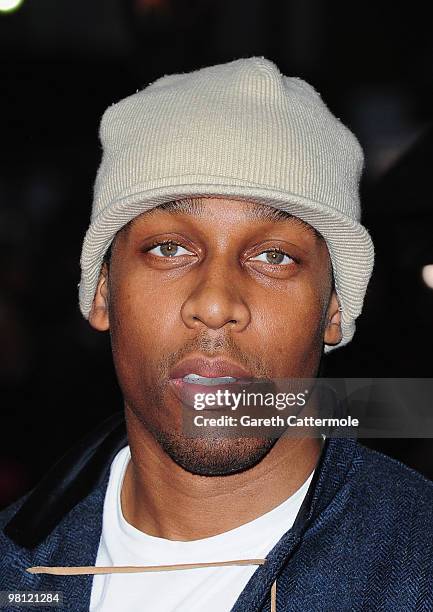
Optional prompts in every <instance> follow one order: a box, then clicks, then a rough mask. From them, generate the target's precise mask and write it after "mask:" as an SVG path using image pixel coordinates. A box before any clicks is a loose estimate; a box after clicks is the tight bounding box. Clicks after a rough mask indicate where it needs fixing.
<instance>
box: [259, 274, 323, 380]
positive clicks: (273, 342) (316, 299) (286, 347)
mask: <svg viewBox="0 0 433 612" xmlns="http://www.w3.org/2000/svg"><path fill="white" fill-rule="evenodd" d="M256 312H257V316H256V317H255V320H256V323H255V327H256V332H257V334H258V336H259V337H261V339H262V345H261V346H262V347H264V348H263V351H264V353H265V354H267V356H268V360H269V361H274V366H273V369H274V371H275V372H278V375H281V376H284V375H287V368H289V369H290V370H291V371H292V372H293V371H294V368H295V369H297V368H298V367H299V368H300V369H302V368H303V367H304V365H306V364H310V363H311V361H312V360H313V361H314V360H315V358H316V354H317V352H318V351H319V352H320V351H321V346H322V336H323V314H324V307H323V298H322V296H321V293H320V291H318V290H317V286H316V285H315V284H314V283H311V284H305V285H303V286H302V287H300V286H298V287H291V290H290V291H285V292H274V293H273V294H272V296H271V295H269V294H268V295H266V296H263V298H262V299H261V300H260V303H258V304H257V311H256ZM276 375H277V374H276Z"/></svg>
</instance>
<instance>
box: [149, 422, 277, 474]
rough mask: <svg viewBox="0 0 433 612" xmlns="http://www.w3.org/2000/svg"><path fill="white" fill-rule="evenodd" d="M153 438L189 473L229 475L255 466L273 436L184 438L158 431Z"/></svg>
mask: <svg viewBox="0 0 433 612" xmlns="http://www.w3.org/2000/svg"><path fill="white" fill-rule="evenodd" d="M156 439H157V441H158V442H159V444H160V445H161V447H162V448H163V450H164V452H165V453H166V454H167V455H168V456H169V457H170V458H171V459H172V460H173V461H174V462H175V463H177V465H179V466H180V467H182V468H183V469H184V470H186V471H187V472H190V473H191V474H196V475H199V476H228V475H230V474H236V473H239V472H244V471H245V470H248V469H250V468H252V467H254V466H255V465H257V464H258V463H259V462H260V461H261V460H262V459H263V458H264V457H265V456H266V455H267V454H268V452H269V451H270V450H271V448H272V447H273V446H274V444H275V442H276V440H275V439H263V438H246V437H244V438H217V437H211V438H209V437H200V438H187V437H184V436H181V435H176V434H172V433H170V434H167V433H164V432H159V433H158V435H156Z"/></svg>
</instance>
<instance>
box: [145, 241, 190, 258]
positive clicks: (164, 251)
mask: <svg viewBox="0 0 433 612" xmlns="http://www.w3.org/2000/svg"><path fill="white" fill-rule="evenodd" d="M148 252H149V253H152V255H156V256H157V257H165V258H167V257H175V256H179V255H191V252H190V251H187V250H186V249H184V248H183V247H182V246H180V244H177V243H176V242H160V243H158V244H156V245H154V246H153V247H152V248H150V249H149V250H148Z"/></svg>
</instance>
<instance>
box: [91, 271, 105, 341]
mask: <svg viewBox="0 0 433 612" xmlns="http://www.w3.org/2000/svg"><path fill="white" fill-rule="evenodd" d="M108 298H109V290H108V264H107V262H104V263H103V264H102V267H101V272H100V273H99V279H98V285H97V287H96V291H95V297H94V298H93V302H92V308H91V309H90V314H89V323H90V325H91V326H92V327H93V328H95V329H97V330H98V331H107V329H109V328H110V320H109V316H108V315H109V312H108Z"/></svg>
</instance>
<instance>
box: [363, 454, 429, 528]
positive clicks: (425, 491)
mask: <svg viewBox="0 0 433 612" xmlns="http://www.w3.org/2000/svg"><path fill="white" fill-rule="evenodd" d="M357 461H358V462H359V464H360V465H359V467H360V469H359V470H358V479H357V480H358V483H357V484H358V491H359V493H360V494H361V495H362V497H363V498H364V500H365V502H366V503H368V504H371V505H374V506H377V507H378V508H379V507H380V508H381V512H382V513H383V512H384V510H385V509H386V511H388V512H390V513H392V514H394V517H397V516H399V518H400V520H403V519H404V518H407V519H410V520H411V521H412V522H413V521H415V522H416V521H418V522H423V523H424V525H425V528H426V530H427V532H429V533H433V482H432V481H431V480H428V479H427V478H425V477H424V476H423V475H422V474H420V473H419V472H417V471H416V470H414V469H412V468H410V467H408V466H407V465H405V464H404V463H401V462H400V461H398V460H397V459H394V458H392V457H389V456H387V455H384V454H383V453H380V452H378V451H376V450H373V449H370V448H367V447H366V446H363V445H362V444H359V452H358V459H357ZM429 517H430V518H429Z"/></svg>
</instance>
